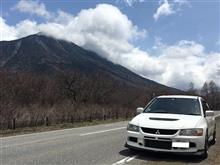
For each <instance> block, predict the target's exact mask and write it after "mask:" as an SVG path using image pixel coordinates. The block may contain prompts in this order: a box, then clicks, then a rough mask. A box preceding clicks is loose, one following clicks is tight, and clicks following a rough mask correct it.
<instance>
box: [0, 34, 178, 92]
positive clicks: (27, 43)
mask: <svg viewBox="0 0 220 165" xmlns="http://www.w3.org/2000/svg"><path fill="white" fill-rule="evenodd" d="M0 68H2V69H7V70H11V71H22V72H34V73H47V74H51V73H56V72H66V71H78V72H82V73H85V74H91V73H96V72H99V71H101V72H102V73H105V75H108V76H110V77H112V78H114V79H117V80H120V81H122V82H124V83H125V84H129V85H132V86H136V87H139V88H141V87H145V88H146V87H149V88H151V87H154V88H157V89H164V90H169V91H172V92H174V93H178V92H180V91H179V90H176V89H174V88H169V87H166V86H164V85H161V84H159V83H157V82H155V81H152V80H149V79H145V78H143V77H141V76H139V75H137V74H135V73H133V72H131V71H130V70H128V69H126V68H124V67H122V66H120V65H116V64H114V63H112V62H110V61H108V60H106V59H104V58H102V57H100V56H99V55H97V54H96V53H94V52H91V51H87V50H85V49H83V48H82V47H79V46H77V45H76V44H74V43H70V42H66V41H63V40H57V39H54V38H52V37H48V36H45V35H41V34H35V35H30V36H28V37H24V38H21V39H18V40H14V41H1V42H0Z"/></svg>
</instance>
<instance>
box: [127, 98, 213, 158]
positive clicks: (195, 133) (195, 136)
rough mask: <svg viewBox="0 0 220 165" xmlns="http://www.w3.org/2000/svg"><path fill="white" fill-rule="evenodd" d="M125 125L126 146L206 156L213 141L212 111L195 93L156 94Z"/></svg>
mask: <svg viewBox="0 0 220 165" xmlns="http://www.w3.org/2000/svg"><path fill="white" fill-rule="evenodd" d="M137 112H138V113H139V114H138V115H137V116H136V117H134V118H133V119H132V120H131V121H130V122H129V124H128V126H127V140H126V144H125V146H126V147H128V148H130V149H141V150H151V151H160V152H173V153H183V154H193V155H199V156H200V157H201V158H207V156H208V148H209V144H215V142H216V123H215V117H214V112H213V111H211V110H210V109H209V106H208V104H207V103H206V101H205V100H204V99H203V98H201V97H198V96H184V95H168V96H159V97H156V98H154V99H153V100H151V101H150V102H149V104H148V105H147V106H146V107H145V108H137Z"/></svg>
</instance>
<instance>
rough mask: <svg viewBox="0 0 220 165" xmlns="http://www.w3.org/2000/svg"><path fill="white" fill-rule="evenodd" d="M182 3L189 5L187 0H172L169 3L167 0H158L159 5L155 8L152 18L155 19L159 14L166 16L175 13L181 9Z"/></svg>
mask: <svg viewBox="0 0 220 165" xmlns="http://www.w3.org/2000/svg"><path fill="white" fill-rule="evenodd" d="M183 5H188V6H190V2H189V1H188V0H173V1H172V2H170V3H169V1H168V0H160V1H159V7H158V8H157V11H156V13H154V15H153V18H154V20H155V21H157V20H158V19H159V18H160V17H161V16H168V15H172V14H174V13H176V12H177V11H180V10H181V7H182V6H183Z"/></svg>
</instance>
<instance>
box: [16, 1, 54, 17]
mask: <svg viewBox="0 0 220 165" xmlns="http://www.w3.org/2000/svg"><path fill="white" fill-rule="evenodd" d="M12 9H14V10H19V11H20V12H24V13H30V14H36V15H38V16H41V17H44V18H47V19H49V18H51V13H50V12H48V11H47V9H46V7H45V5H44V3H40V2H39V1H38V0H37V1H33V0H20V1H19V2H18V3H17V4H16V5H15V6H14V7H13V8H12Z"/></svg>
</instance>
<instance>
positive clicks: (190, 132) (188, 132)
mask: <svg viewBox="0 0 220 165" xmlns="http://www.w3.org/2000/svg"><path fill="white" fill-rule="evenodd" d="M179 135H182V136H202V135H203V129H202V128H194V129H182V130H180V133H179Z"/></svg>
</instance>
